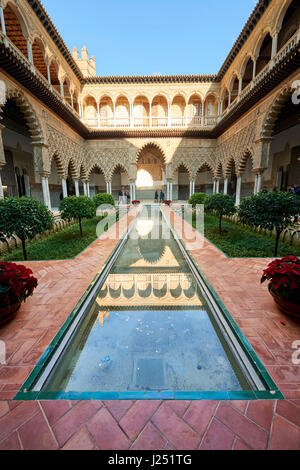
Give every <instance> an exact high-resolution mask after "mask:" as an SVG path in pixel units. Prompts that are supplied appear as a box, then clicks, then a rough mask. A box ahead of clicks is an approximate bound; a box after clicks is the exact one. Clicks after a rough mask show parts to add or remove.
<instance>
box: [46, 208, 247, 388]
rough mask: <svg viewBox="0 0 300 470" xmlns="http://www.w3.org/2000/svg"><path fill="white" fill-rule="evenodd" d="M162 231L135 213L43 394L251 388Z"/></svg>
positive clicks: (155, 217) (160, 223) (158, 220)
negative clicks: (127, 232) (103, 280)
mask: <svg viewBox="0 0 300 470" xmlns="http://www.w3.org/2000/svg"><path fill="white" fill-rule="evenodd" d="M166 229H167V224H166V222H165V221H164V218H163V217H162V213H161V211H160V209H159V208H157V209H156V210H154V211H153V208H151V212H150V208H147V207H145V208H143V210H142V211H141V213H140V215H139V216H138V217H137V220H136V224H135V226H134V228H133V230H132V232H131V237H129V238H128V240H127V241H126V243H125V245H124V247H123V249H122V251H121V252H120V254H119V256H118V258H117V260H116V262H115V264H114V265H113V267H112V269H111V271H110V273H109V275H108V277H107V279H106V281H105V283H104V284H103V285H102V287H101V289H100V290H99V292H98V293H97V297H96V300H95V302H94V303H93V305H92V307H91V308H90V309H89V311H88V312H86V314H85V315H84V316H83V319H82V321H81V323H80V324H79V326H78V327H77V329H76V330H75V332H74V334H73V336H72V337H71V340H70V341H69V342H68V344H67V346H66V348H65V349H64V351H63V354H62V355H61V357H60V358H59V359H58V361H57V363H56V364H55V367H54V368H53V369H52V372H51V373H50V375H49V376H48V379H47V380H46V382H45V383H44V385H43V388H42V390H43V391H65V392H71V391H72V392H94V391H164V390H167V391H229V390H230V391H239V390H250V389H251V386H250V385H249V383H248V381H247V379H246V377H245V374H244V373H243V371H242V370H241V367H240V365H239V363H238V361H237V360H236V358H235V356H234V354H233V353H232V350H231V348H230V347H229V344H228V342H227V340H226V339H225V336H224V334H223V332H221V331H220V329H219V327H218V324H217V323H216V321H215V318H214V315H213V314H212V312H211V311H210V309H209V307H208V305H207V303H206V301H205V299H204V296H203V295H202V294H201V292H200V289H199V286H198V284H197V282H196V280H195V278H194V276H193V274H192V272H191V271H190V269H189V266H188V264H187V261H186V259H185V257H184V255H183V254H182V252H181V250H180V248H179V246H178V244H177V242H176V240H175V239H174V238H173V236H172V235H171V237H169V238H168V239H165V238H164V236H163V235H164V233H166V232H167V230H166ZM154 235H155V237H154ZM153 238H154V239H153Z"/></svg>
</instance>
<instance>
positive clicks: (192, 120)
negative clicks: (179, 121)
mask: <svg viewBox="0 0 300 470" xmlns="http://www.w3.org/2000/svg"><path fill="white" fill-rule="evenodd" d="M201 120H202V100H201V97H200V96H199V95H197V94H193V95H192V96H191V97H190V99H189V102H188V125H189V126H190V127H197V126H200V125H201Z"/></svg>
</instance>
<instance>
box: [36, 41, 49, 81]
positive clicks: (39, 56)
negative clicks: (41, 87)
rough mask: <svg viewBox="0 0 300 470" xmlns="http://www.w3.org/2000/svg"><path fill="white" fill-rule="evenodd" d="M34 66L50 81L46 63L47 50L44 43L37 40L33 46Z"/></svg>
mask: <svg viewBox="0 0 300 470" xmlns="http://www.w3.org/2000/svg"><path fill="white" fill-rule="evenodd" d="M32 56H33V65H34V66H35V68H36V69H37V70H38V71H39V72H40V73H41V74H42V75H43V76H44V77H45V78H46V80H48V73H47V65H46V62H45V49H44V45H43V43H42V41H41V40H40V39H39V38H35V40H34V43H33V44H32Z"/></svg>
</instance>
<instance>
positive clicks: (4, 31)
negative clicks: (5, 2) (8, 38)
mask: <svg viewBox="0 0 300 470" xmlns="http://www.w3.org/2000/svg"><path fill="white" fill-rule="evenodd" d="M0 19H1V30H2V33H3V34H5V35H6V27H5V19H4V13H3V8H2V6H1V5H0Z"/></svg>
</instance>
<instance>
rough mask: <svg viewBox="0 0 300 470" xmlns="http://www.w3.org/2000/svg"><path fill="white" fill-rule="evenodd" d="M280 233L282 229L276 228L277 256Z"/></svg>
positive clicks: (275, 254) (276, 253)
mask: <svg viewBox="0 0 300 470" xmlns="http://www.w3.org/2000/svg"><path fill="white" fill-rule="evenodd" d="M280 234H281V230H276V243H275V253H274V256H275V257H277V255H278V245H279V237H280Z"/></svg>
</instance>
